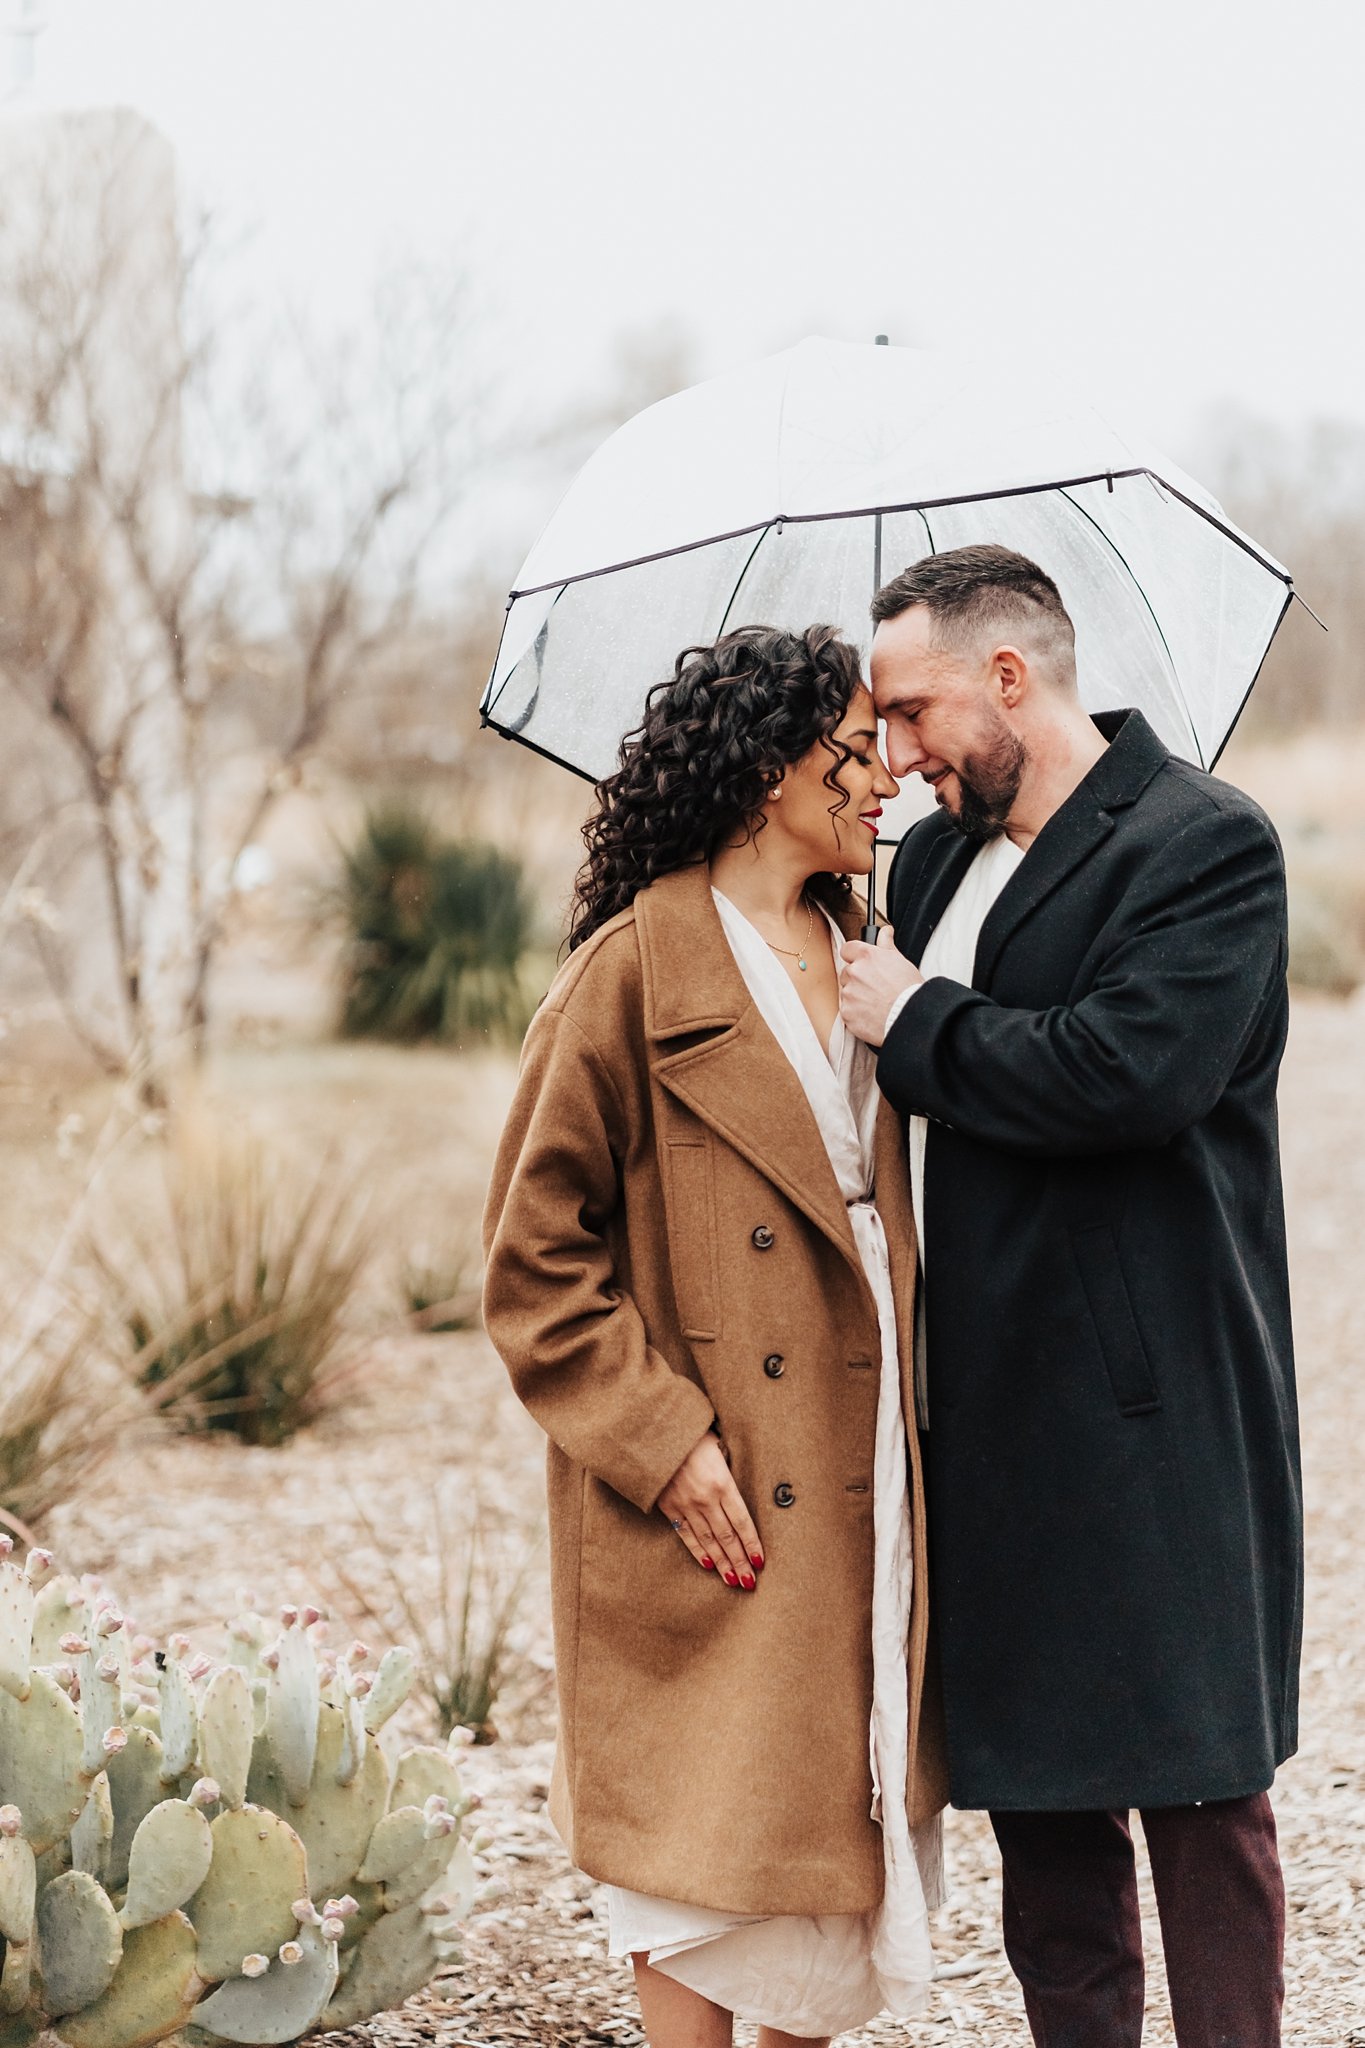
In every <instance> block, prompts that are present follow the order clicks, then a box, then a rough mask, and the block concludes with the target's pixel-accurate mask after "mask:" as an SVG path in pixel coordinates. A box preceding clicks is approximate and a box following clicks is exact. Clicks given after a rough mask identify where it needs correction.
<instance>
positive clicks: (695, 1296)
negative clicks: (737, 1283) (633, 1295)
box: [665, 1138, 720, 1338]
mask: <svg viewBox="0 0 1365 2048" xmlns="http://www.w3.org/2000/svg"><path fill="white" fill-rule="evenodd" d="M665 1157H666V1159H667V1162H668V1166H667V1170H668V1253H669V1263H670V1265H671V1267H672V1271H673V1295H674V1299H675V1300H676V1302H677V1304H678V1315H679V1317H680V1319H681V1322H682V1331H683V1335H684V1337H707V1338H713V1337H715V1336H716V1335H717V1333H718V1330H719V1325H720V1287H719V1283H718V1281H717V1277H716V1251H717V1247H716V1217H715V1199H714V1194H713V1190H712V1185H711V1148H710V1146H709V1145H708V1144H707V1142H706V1140H705V1138H693V1139H670V1140H669V1142H668V1144H667V1146H666V1147H665Z"/></svg>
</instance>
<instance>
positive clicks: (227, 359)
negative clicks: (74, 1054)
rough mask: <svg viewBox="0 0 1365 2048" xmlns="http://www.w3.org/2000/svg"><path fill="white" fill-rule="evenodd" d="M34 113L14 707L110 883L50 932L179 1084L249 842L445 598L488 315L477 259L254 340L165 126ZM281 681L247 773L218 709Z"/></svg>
mask: <svg viewBox="0 0 1365 2048" xmlns="http://www.w3.org/2000/svg"><path fill="white" fill-rule="evenodd" d="M25 132H26V135H28V136H30V137H36V142H33V141H30V142H29V143H28V144H27V145H26V154H25V155H24V157H23V160H22V161H20V162H19V163H18V164H13V163H8V162H7V163H6V164H5V165H4V166H2V167H0V168H3V169H4V170H5V171H6V172H7V173H9V174H10V175H7V176H6V178H5V181H4V187H3V189H4V193H5V198H4V200H3V201H2V202H0V253H3V259H4V264H5V271H6V275H7V279H8V281H9V285H10V290H9V293H8V303H7V307H6V310H5V311H4V312H3V314H0V701H2V700H3V697H6V696H7V697H8V699H9V701H10V705H11V707H12V708H11V716H12V717H22V718H26V719H27V720H28V722H29V725H30V728H31V730H32V732H34V733H35V734H36V735H38V736H39V737H40V738H41V739H42V740H43V741H45V742H46V744H47V746H48V747H49V750H51V749H53V748H55V749H56V755H57V757H58V758H59V760H60V763H61V770H60V771H59V772H57V773H56V774H55V775H53V776H51V777H50V778H49V780H50V782H51V784H52V786H51V787H50V788H49V789H48V790H47V791H46V792H45V794H44V798H43V801H42V803H41V804H39V805H37V806H36V807H35V809H34V811H33V813H32V815H31V817H30V818H29V820H28V824H29V826H30V827H31V831H32V833H33V834H34V835H36V834H38V833H42V834H44V835H45V843H47V857H46V859H45V860H44V862H42V863H40V865H41V867H42V869H43V872H42V874H41V876H40V877H38V878H37V879H38V880H39V881H40V882H42V883H44V884H51V883H52V882H53V881H54V879H55V877H56V876H57V874H58V871H59V869H60V868H61V867H62V866H63V865H65V867H66V868H67V869H68V870H71V871H79V873H80V874H81V875H82V876H86V875H89V876H93V877H94V878H96V879H97V880H98V884H99V888H100V890H101V893H102V899H103V912H104V915H103V920H102V922H103V927H104V931H105V933H106V934H107V941H108V943H107V945H105V946H104V947H102V948H99V949H95V948H92V947H91V945H90V944H89V942H88V937H87V935H86V933H85V932H84V931H83V932H82V933H81V936H80V942H79V943H78V944H76V945H72V944H71V943H69V942H68V941H66V940H65V938H64V936H63V933H62V931H61V930H60V929H58V928H56V921H55V920H54V919H42V918H38V919H29V920H28V928H29V929H30V930H31V931H32V933H33V935H34V937H35V939H36V941H37V943H38V945H39V948H40V951H41V954H42V957H43V961H44V965H45V967H46V969H47V972H48V974H49V976H50V979H51V981H52V984H53V987H54V989H55V990H56V992H57V994H58V995H59V997H60V999H61V1000H62V1002H63V1004H64V1006H65V1008H66V1011H67V1014H68V1017H69V1019H70V1021H71V1022H72V1024H73V1026H74V1028H75V1029H76V1030H77V1031H78V1032H79V1033H80V1035H81V1037H82V1038H83V1039H84V1041H85V1042H86V1043H87V1045H89V1047H90V1048H91V1050H92V1052H94V1053H95V1054H96V1056H97V1057H98V1058H99V1059H100V1060H101V1061H102V1062H103V1063H104V1064H105V1065H106V1066H107V1067H109V1068H111V1069H117V1070H125V1069H127V1068H128V1067H129V1066H135V1067H136V1068H137V1069H138V1071H139V1072H142V1073H144V1074H145V1075H146V1077H147V1080H146V1088H147V1092H148V1093H149V1094H160V1093H164V1092H165V1090H166V1089H167V1087H168V1085H169V1084H170V1082H171V1080H172V1078H173V1075H174V1072H175V1069H176V1067H177V1065H178V1064H179V1063H180V1062H181V1061H183V1060H184V1059H186V1058H189V1057H193V1056H194V1055H195V1054H196V1052H197V1051H198V1049H199V1048H200V1047H201V1045H202V1041H203V1031H204V1025H205V1018H206V1009H207V1004H208V999H209V988H210V977H211V971H212V967H213V962H214V957H215V952H216V950H217V948H218V946H219V943H220V941H221V938H222V936H223V931H224V920H225V915H226V911H227V907H228V904H229V901H230V897H231V894H232V888H233V877H234V872H235V870H236V866H237V862H238V859H239V857H240V854H241V852H242V850H243V849H244V848H245V847H246V846H247V845H248V844H249V843H250V842H251V840H252V839H253V838H254V837H255V836H256V835H257V834H258V833H259V831H260V830H261V827H262V825H263V824H264V822H265V820H266V817H267V815H268V813H269V812H270V810H271V808H272V806H273V805H274V804H275V803H276V802H277V801H278V799H279V798H280V796H281V795H282V794H283V793H284V792H285V791H286V790H287V789H289V788H291V787H292V786H294V785H295V784H296V782H297V781H298V779H299V777H300V775H301V773H302V771H303V768H304V765H305V764H306V762H307V761H308V759H309V757H310V756H311V755H312V754H313V753H314V752H315V751H316V749H317V748H318V747H319V745H320V744H321V742H322V740H323V738H324V736H325V734H326V732H327V729H328V725H329V721H330V720H331V718H332V715H333V712H334V710H335V708H336V706H337V704H338V703H339V702H341V701H342V700H343V699H344V698H345V696H346V694H347V693H348V692H349V691H352V690H354V689H355V688H356V687H357V686H358V682H359V679H360V678H361V677H362V675H363V674H364V672H365V671H366V669H367V666H368V665H369V664H371V663H372V662H373V661H374V660H375V659H376V658H377V657H378V656H379V655H380V653H381V652H382V651H383V650H384V649H385V648H386V647H388V646H389V645H390V644H391V643H392V642H393V641H394V640H395V639H396V638H398V637H400V636H401V635H402V634H403V633H405V632H406V631H407V630H408V628H409V627H410V625H411V623H412V621H413V619H414V617H415V616H416V615H417V613H418V611H419V609H420V608H421V606H422V604H423V602H424V600H425V598H426V596H427V595H428V585H429V580H430V575H431V567H432V562H433V557H434V551H435V550H436V547H437V544H438V542H439V541H440V540H441V538H442V536H443V535H444V534H445V533H446V532H447V531H448V528H449V523H450V520H451V518H452V515H453V514H454V512H455V510H456V508H457V506H458V505H459V503H460V502H461V500H462V498H463V497H464V495H465V493H466V491H467V489H468V487H469V483H470V480H471V476H472V473H473V466H474V462H475V460H476V455H477V438H478V423H479V419H480V408H479V403H478V400H479V393H478V392H477V390H476V389H475V387H474V384H473V381H472V378H471V376H470V374H469V372H468V369H467V367H466V366H467V365H468V364H469V363H470V362H471V360H472V348H471V342H470V333H471V328H472V315H471V311H470V306H469V301H468V296H467V293H466V290H465V288H464V285H463V282H462V280H461V279H460V278H459V277H458V276H457V275H455V274H453V273H452V274H451V275H450V276H449V277H445V276H443V277H439V278H437V277H433V276H430V275H418V274H408V275H396V276H394V277H392V278H389V279H387V280H385V281H383V282H382V283H381V285H380V286H379V287H378V288H377V290H376V293H375V296H374V303H373V306H372V308H371V311H370V314H369V317H368V319H367V320H366V321H365V322H364V323H363V324H362V326H361V327H360V328H359V329H358V330H357V331H355V332H353V333H350V334H348V335H346V336H344V337H340V338H337V339H334V340H333V342H332V344H331V346H330V347H328V348H326V349H323V348H322V347H320V346H319V345H318V344H317V342H316V341H315V339H314V338H313V336H312V335H311V333H310V332H309V330H308V328H307V326H306V325H305V324H304V323H302V322H300V321H298V320H295V321H294V322H292V323H290V324H288V325H287V326H280V325H277V326H276V328H275V329H274V330H273V331H271V332H268V333H265V334H262V333H260V332H257V333H256V334H255V335H254V336H253V335H251V334H249V333H248V332H247V331H246V330H244V329H242V328H237V329H235V330H234V329H232V328H230V327H227V328H225V324H224V321H223V318H222V317H221V314H220V312H219V310H218V307H217V303H216V298H217V297H220V296H221V294H215V267H214V259H215V243H214V238H213V236H212V234H211V233H210V232H209V231H208V230H207V229H206V228H203V227H201V228H200V230H199V231H198V232H197V233H196V234H195V235H194V237H193V238H192V239H191V240H190V241H189V242H188V243H187V242H186V239H185V237H184V235H183V234H182V232H181V231H180V228H179V224H178V220H177V211H176V198H175V188H174V176H173V165H172V162H171V158H170V152H169V150H168V148H167V146H166V144H165V143H164V142H163V141H162V139H161V138H160V137H159V136H158V135H156V133H155V131H153V130H151V129H149V128H148V127H147V126H146V125H145V124H144V123H142V122H140V121H138V120H136V119H135V118H134V117H131V116H126V115H99V116H84V117H60V118H57V119H54V120H53V121H52V122H43V123H37V124H33V123H30V124H25ZM8 146H9V145H8V144H7V147H8ZM253 680H254V682H255V684H256V685H257V687H258V692H259V691H268V693H269V699H270V704H269V712H270V715H269V719H268V721H267V724H268V744H267V745H265V746H264V747H260V746H256V747H253V749H252V772H251V774H250V775H248V776H247V778H246V782H245V786H243V785H242V780H241V778H240V777H237V778H234V780H233V786H232V788H231V790H230V791H229V789H228V780H227V778H225V777H224V775H223V772H222V770H223V761H222V758H221V748H222V744H223V735H224V728H223V722H222V720H221V718H220V717H219V715H218V714H219V711H220V708H221V706H222V704H223V703H224V702H225V701H226V700H227V699H229V698H231V697H233V696H234V695H235V696H236V697H238V698H240V696H241V694H242V691H243V688H244V686H247V685H250V684H251V683H252V681H253ZM31 843H32V842H30V844H31ZM54 893H55V892H54ZM69 893H70V892H69V887H68V894H69ZM92 955H93V956H94V964H93V967H92Z"/></svg>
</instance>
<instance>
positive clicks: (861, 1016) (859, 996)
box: [839, 924, 924, 1045]
mask: <svg viewBox="0 0 1365 2048" xmlns="http://www.w3.org/2000/svg"><path fill="white" fill-rule="evenodd" d="M923 979H924V976H923V975H922V974H921V973H920V971H919V969H918V967H916V965H915V963H914V961H913V960H907V959H906V957H905V955H904V954H903V953H898V952H897V951H896V935H895V933H894V932H893V931H892V929H891V927H890V925H889V924H884V925H883V926H882V928H881V930H880V932H879V933H878V934H877V943H876V945H875V946H865V945H864V944H863V942H862V940H861V939H848V940H846V941H845V942H844V964H843V966H842V968H841V969H840V972H839V1009H840V1013H841V1014H842V1016H843V1020H844V1022H845V1024H846V1025H847V1026H848V1028H849V1030H850V1031H851V1032H852V1033H853V1035H854V1037H855V1038H861V1039H862V1041H863V1043H864V1044H865V1045H880V1044H881V1042H882V1040H883V1038H885V1036H886V1018H887V1013H888V1011H889V1010H890V1008H891V1005H892V1004H893V1003H894V1002H895V1000H896V997H897V996H899V995H903V994H904V992H905V990H906V989H908V988H918V987H919V984H920V983H921V982H922V981H923Z"/></svg>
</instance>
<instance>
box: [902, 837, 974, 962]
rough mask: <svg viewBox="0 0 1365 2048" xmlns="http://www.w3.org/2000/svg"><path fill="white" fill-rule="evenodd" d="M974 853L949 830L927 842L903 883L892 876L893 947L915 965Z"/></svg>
mask: <svg viewBox="0 0 1365 2048" xmlns="http://www.w3.org/2000/svg"><path fill="white" fill-rule="evenodd" d="M978 851H979V848H978V847H976V846H974V845H973V844H972V842H971V840H970V839H964V838H963V836H962V834H961V833H960V832H958V831H956V830H954V829H953V828H952V827H949V829H948V830H947V831H946V832H940V833H939V834H938V835H937V837H935V838H932V839H930V841H929V844H928V846H927V847H926V849H925V851H924V853H923V855H922V857H921V858H920V859H918V860H916V861H915V862H914V866H913V869H912V870H910V871H908V872H907V874H906V877H905V880H904V881H902V880H901V878H900V876H899V875H897V876H896V877H895V887H894V890H893V892H892V897H891V903H890V909H891V916H892V922H893V924H894V925H895V927H896V945H897V947H898V948H899V950H900V951H901V952H902V953H904V954H905V955H906V957H907V959H910V960H913V961H914V962H915V963H916V965H918V963H919V962H920V960H921V959H922V958H923V957H924V949H925V947H926V946H927V945H928V943H929V941H930V939H931V938H932V936H933V932H934V927H935V925H936V924H937V923H938V921H939V919H940V918H941V917H942V915H943V913H944V911H945V910H946V909H947V908H948V905H949V904H950V903H951V902H952V900H953V897H954V896H955V895H956V894H957V887H958V884H959V882H960V881H961V880H962V877H963V876H964V875H965V874H966V872H967V870H968V868H969V867H970V866H971V864H972V861H973V860H974V858H975V856H976V854H977V853H978ZM912 859H913V855H912Z"/></svg>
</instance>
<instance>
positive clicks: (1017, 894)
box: [971, 711, 1169, 990]
mask: <svg viewBox="0 0 1365 2048" xmlns="http://www.w3.org/2000/svg"><path fill="white" fill-rule="evenodd" d="M1094 722H1095V724H1096V725H1097V726H1098V727H1099V729H1100V731H1101V732H1102V733H1103V734H1104V737H1105V738H1106V739H1107V740H1108V741H1109V747H1108V750H1107V752H1105V753H1104V754H1103V755H1102V756H1101V757H1100V759H1099V760H1098V761H1097V762H1096V764H1095V766H1094V767H1093V768H1092V769H1091V771H1090V773H1089V775H1087V776H1086V778H1085V781H1084V782H1082V783H1081V785H1080V787H1079V788H1078V789H1076V790H1074V791H1073V792H1072V794H1071V795H1070V796H1069V797H1068V798H1067V800H1066V802H1065V803H1064V804H1063V805H1062V807H1061V809H1060V810H1058V811H1054V812H1053V814H1052V816H1051V817H1050V818H1049V819H1048V821H1047V823H1046V825H1044V827H1043V829H1042V831H1041V832H1040V833H1039V834H1038V837H1037V838H1036V839H1035V840H1034V842H1033V845H1032V846H1031V847H1030V848H1029V850H1028V853H1027V855H1026V856H1025V858H1024V859H1023V860H1022V861H1020V863H1019V865H1018V867H1017V868H1016V869H1015V871H1014V873H1013V874H1012V875H1011V876H1010V878H1009V880H1008V882H1006V884H1005V886H1004V888H1003V889H1002V890H1001V892H1000V894H999V895H998V896H997V897H996V899H995V902H994V904H993V905H992V906H991V909H990V911H989V912H988V914H987V917H986V921H985V923H984V924H983V925H982V927H981V936H980V939H979V940H978V942H977V948H976V965H975V967H974V969H973V973H972V986H973V988H978V989H983V990H985V989H989V987H990V984H991V977H992V975H993V974H994V973H995V969H996V965H997V963H998V962H999V959H1000V955H1001V953H1002V952H1003V950H1004V948H1005V946H1006V945H1007V944H1008V942H1009V940H1010V939H1012V938H1013V936H1014V934H1015V933H1016V932H1017V931H1018V929H1019V927H1020V925H1022V924H1023V922H1024V920H1025V919H1026V918H1028V917H1031V916H1032V915H1033V912H1034V911H1035V910H1037V908H1038V907H1039V905H1040V904H1042V903H1044V902H1046V900H1047V898H1048V897H1049V896H1050V895H1051V894H1052V892H1053V891H1054V889H1056V888H1058V887H1059V886H1060V885H1061V883H1063V882H1064V881H1065V880H1066V878H1067V876H1068V875H1069V874H1071V873H1072V872H1073V871H1074V870H1075V869H1076V868H1078V867H1079V866H1080V864H1081V862H1082V861H1083V860H1086V859H1088V858H1089V856H1090V855H1091V854H1092V853H1093V852H1094V851H1095V848H1096V847H1097V846H1102V845H1103V843H1104V841H1105V840H1106V839H1107V838H1108V837H1109V834H1110V833H1111V832H1112V831H1113V829H1114V820H1113V816H1112V813H1113V812H1114V811H1116V810H1121V809H1123V808H1124V807H1125V806H1126V805H1128V804H1131V803H1134V802H1135V801H1136V800H1137V798H1138V797H1139V796H1140V795H1141V793H1142V791H1143V790H1144V789H1145V788H1146V787H1147V784H1148V783H1149V782H1150V781H1151V779H1152V777H1153V776H1154V775H1155V774H1156V772H1157V769H1158V768H1160V767H1161V765H1162V763H1163V762H1164V761H1166V760H1168V759H1169V754H1168V752H1167V749H1166V748H1165V747H1164V746H1163V745H1162V743H1161V741H1160V740H1159V739H1158V738H1157V736H1156V734H1155V733H1154V732H1153V731H1152V728H1151V727H1150V725H1148V723H1147V721H1146V719H1145V718H1144V717H1143V716H1142V713H1141V712H1140V711H1111V712H1101V713H1100V714H1099V715H1098V716H1097V717H1096V719H1095V721H1094ZM971 851H972V852H973V853H975V852H976V851H977V849H976V848H974V847H973V848H971Z"/></svg>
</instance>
